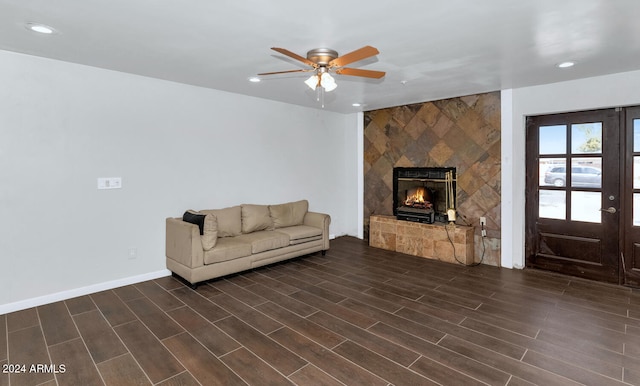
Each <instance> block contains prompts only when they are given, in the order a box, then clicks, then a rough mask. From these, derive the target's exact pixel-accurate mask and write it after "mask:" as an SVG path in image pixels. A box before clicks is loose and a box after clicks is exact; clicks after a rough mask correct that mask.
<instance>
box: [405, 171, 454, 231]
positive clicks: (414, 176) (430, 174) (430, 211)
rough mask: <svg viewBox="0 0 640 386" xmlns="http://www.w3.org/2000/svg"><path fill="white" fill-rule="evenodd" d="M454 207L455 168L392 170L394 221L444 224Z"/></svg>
mask: <svg viewBox="0 0 640 386" xmlns="http://www.w3.org/2000/svg"><path fill="white" fill-rule="evenodd" d="M455 204H456V168H454V167H413V168H401V167H398V168H393V215H394V216H396V218H397V219H398V220H405V221H414V222H421V223H426V224H433V223H434V222H436V221H438V222H447V221H448V220H449V217H448V215H447V211H448V210H449V209H451V208H455Z"/></svg>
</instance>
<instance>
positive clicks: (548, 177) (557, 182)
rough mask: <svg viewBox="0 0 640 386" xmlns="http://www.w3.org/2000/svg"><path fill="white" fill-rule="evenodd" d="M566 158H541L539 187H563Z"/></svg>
mask: <svg viewBox="0 0 640 386" xmlns="http://www.w3.org/2000/svg"><path fill="white" fill-rule="evenodd" d="M566 165H567V159H566V158H541V159H540V167H539V169H538V170H539V171H540V182H539V186H564V185H565V173H566Z"/></svg>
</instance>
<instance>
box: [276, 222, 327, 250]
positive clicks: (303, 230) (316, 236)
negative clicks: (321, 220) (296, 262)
mask: <svg viewBox="0 0 640 386" xmlns="http://www.w3.org/2000/svg"><path fill="white" fill-rule="evenodd" d="M278 232H282V233H286V234H287V235H289V240H290V241H289V244H290V245H295V244H302V243H306V242H307V241H313V240H320V239H321V238H322V229H320V228H316V227H312V226H308V225H296V226H292V227H286V228H279V229H278Z"/></svg>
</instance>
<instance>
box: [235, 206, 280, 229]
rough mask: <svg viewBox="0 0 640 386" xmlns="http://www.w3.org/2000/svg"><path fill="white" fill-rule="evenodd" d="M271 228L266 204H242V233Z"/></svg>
mask: <svg viewBox="0 0 640 386" xmlns="http://www.w3.org/2000/svg"><path fill="white" fill-rule="evenodd" d="M264 230H273V221H272V220H271V215H270V213H269V206H268V205H251V204H242V233H251V232H256V231H264Z"/></svg>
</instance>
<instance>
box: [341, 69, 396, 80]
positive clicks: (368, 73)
mask: <svg viewBox="0 0 640 386" xmlns="http://www.w3.org/2000/svg"><path fill="white" fill-rule="evenodd" d="M336 74H339V75H352V76H363V77H365V78H374V79H380V78H382V77H383V76H385V74H386V73H385V72H384V71H373V70H361V69H359V68H340V69H338V70H336Z"/></svg>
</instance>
